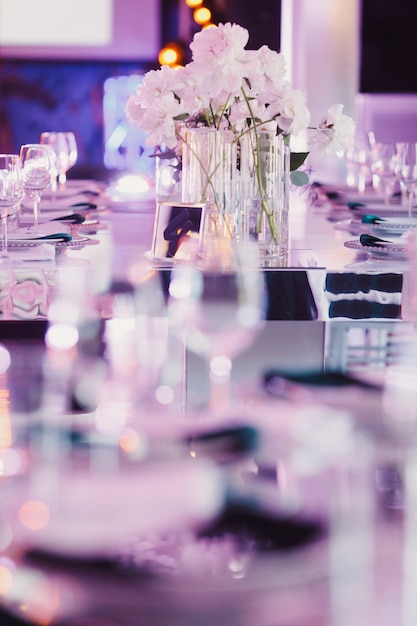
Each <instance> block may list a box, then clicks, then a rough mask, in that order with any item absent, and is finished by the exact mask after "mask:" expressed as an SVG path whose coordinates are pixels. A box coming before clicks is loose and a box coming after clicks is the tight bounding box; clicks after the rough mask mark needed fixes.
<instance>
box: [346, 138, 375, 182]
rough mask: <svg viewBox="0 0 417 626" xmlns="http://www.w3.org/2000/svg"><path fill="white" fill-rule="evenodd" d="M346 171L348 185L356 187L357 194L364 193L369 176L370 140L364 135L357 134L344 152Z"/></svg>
mask: <svg viewBox="0 0 417 626" xmlns="http://www.w3.org/2000/svg"><path fill="white" fill-rule="evenodd" d="M345 159H346V163H347V169H348V184H349V185H352V186H353V185H356V187H357V190H358V191H359V193H364V192H365V189H366V184H367V180H368V177H369V175H370V162H371V138H370V137H369V136H368V135H367V134H366V133H361V132H357V133H356V134H355V137H354V140H353V142H352V143H351V145H350V146H349V147H348V148H347V149H346V151H345Z"/></svg>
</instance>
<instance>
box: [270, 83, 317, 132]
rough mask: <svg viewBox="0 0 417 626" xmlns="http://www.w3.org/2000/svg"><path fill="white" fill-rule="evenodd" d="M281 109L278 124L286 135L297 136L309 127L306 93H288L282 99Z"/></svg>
mask: <svg viewBox="0 0 417 626" xmlns="http://www.w3.org/2000/svg"><path fill="white" fill-rule="evenodd" d="M271 106H272V105H271ZM279 109H280V111H279V114H280V116H279V119H278V124H279V127H280V128H281V130H283V131H284V133H291V134H293V135H296V134H297V133H299V132H300V131H301V130H305V129H306V128H307V127H308V125H309V123H310V111H309V110H308V108H307V105H306V96H305V93H304V92H303V91H301V90H300V89H292V90H290V91H287V92H286V93H285V94H284V95H283V97H282V100H281V102H280V104H279Z"/></svg>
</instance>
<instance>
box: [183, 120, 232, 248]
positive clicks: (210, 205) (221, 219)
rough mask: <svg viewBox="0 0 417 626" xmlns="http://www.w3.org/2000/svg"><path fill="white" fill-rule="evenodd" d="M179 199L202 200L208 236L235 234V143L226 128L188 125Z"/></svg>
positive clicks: (199, 201)
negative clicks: (223, 129)
mask: <svg viewBox="0 0 417 626" xmlns="http://www.w3.org/2000/svg"><path fill="white" fill-rule="evenodd" d="M182 137H183V149H182V174H181V178H182V201H183V202H186V203H201V202H202V203H204V204H205V205H206V215H207V225H208V227H209V229H210V236H213V235H215V236H219V237H228V238H235V237H236V231H237V222H236V220H237V206H238V202H237V200H238V197H237V192H238V169H237V146H236V142H235V141H234V137H233V135H232V134H231V133H228V132H227V131H221V130H217V129H215V128H210V127H205V126H203V127H197V128H188V129H186V130H185V131H184V132H183V134H182Z"/></svg>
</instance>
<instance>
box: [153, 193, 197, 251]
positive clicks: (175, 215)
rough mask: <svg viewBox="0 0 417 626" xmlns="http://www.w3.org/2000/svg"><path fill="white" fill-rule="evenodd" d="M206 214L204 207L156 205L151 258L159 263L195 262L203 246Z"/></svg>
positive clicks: (194, 205)
mask: <svg viewBox="0 0 417 626" xmlns="http://www.w3.org/2000/svg"><path fill="white" fill-rule="evenodd" d="M204 213H205V204H204V203H182V202H177V203H172V202H159V203H157V205H156V213H155V222H154V230H153V238H152V251H151V254H152V258H154V259H158V260H163V259H166V260H172V259H174V258H175V259H180V260H189V259H191V258H194V256H195V255H196V253H197V252H198V250H199V248H200V246H201V240H202V233H203V225H204Z"/></svg>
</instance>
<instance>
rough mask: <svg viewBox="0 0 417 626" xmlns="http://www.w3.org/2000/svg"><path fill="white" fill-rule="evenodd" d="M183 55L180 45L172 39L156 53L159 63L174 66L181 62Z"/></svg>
mask: <svg viewBox="0 0 417 626" xmlns="http://www.w3.org/2000/svg"><path fill="white" fill-rule="evenodd" d="M183 56H184V53H183V50H182V48H181V46H180V45H179V44H178V43H176V42H175V41H173V42H170V43H168V44H167V45H166V46H164V47H163V48H162V49H161V50H160V52H159V54H158V61H159V63H160V65H170V66H171V67H175V66H178V65H180V64H181V63H182V61H183Z"/></svg>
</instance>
